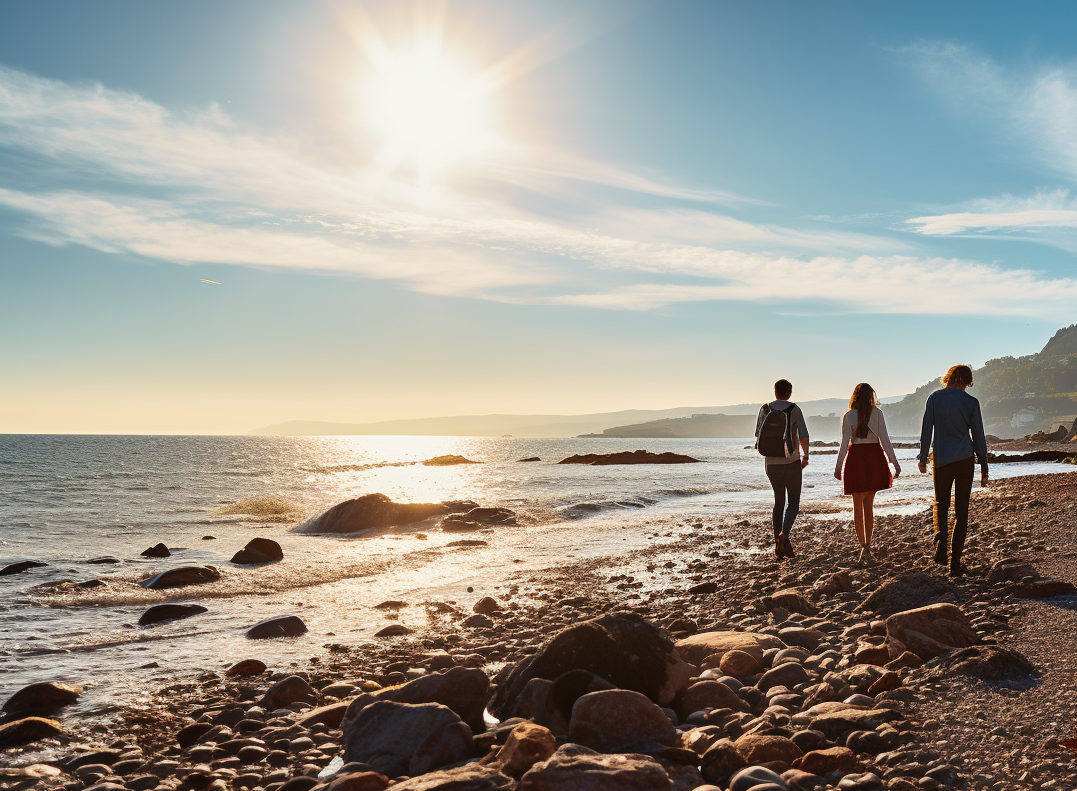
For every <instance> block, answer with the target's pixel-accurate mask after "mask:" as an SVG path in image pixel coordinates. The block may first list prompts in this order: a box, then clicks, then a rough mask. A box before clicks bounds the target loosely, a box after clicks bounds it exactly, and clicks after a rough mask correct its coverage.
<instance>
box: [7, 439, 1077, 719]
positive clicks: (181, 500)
mask: <svg viewBox="0 0 1077 791" xmlns="http://www.w3.org/2000/svg"><path fill="white" fill-rule="evenodd" d="M641 448H642V449H646V450H649V451H653V452H656V453H661V452H665V451H672V452H675V453H681V454H686V455H689V456H692V457H694V458H697V459H700V460H701V463H699V464H674V465H638V466H585V465H565V464H558V462H559V461H560V460H562V459H564V458H566V457H568V456H571V455H573V454H577V453H610V452H615V451H623V450H629V451H631V450H637V449H641ZM820 450H822V449H820ZM447 454H454V455H461V456H464V457H466V458H468V459H470V460H473V461H475V462H477V463H475V464H462V465H457V466H448V467H438V466H425V465H423V464H422V463H421V462H422V461H423V460H425V459H429V458H432V457H435V456H441V455H447ZM898 455H899V458H900V459H901V460H902V468H903V474H902V475H901V477H900V478H898V480H897V481H896V483H895V486H894V487H893V488H892V489H890V490H888V491H885V492H881V493H880V494H879V495H878V496H877V500H876V502H877V510H878V512H879V513H883V514H885V513H909V512H915V511H920V510H922V509H924V508H926V507H928V503H929V488H930V478H929V476H926V475H920V474H918V473H917V471H916V464H915V460H914V455H915V451H914V450H908V449H905V450H899V451H898ZM528 457H538V458H539V459H541V461H537V462H522V461H520V459H523V458H528ZM834 460H835V457H834V456H833V455H822V454H818V453H816V455H813V457H812V460H811V464H810V465H809V466H808V467H807V469H806V470H805V490H804V495H803V510H804V512H806V513H812V514H813V515H815V516H820V517H824V518H828V519H835V520H843V521H844V522H846V523H850V524H851V511H850V508H851V503H850V502H849V499H850V498H847V497H842V496H841V483H840V482H839V481H837V480H836V479H835V478H834V476H833V471H834ZM1072 469H1073V468H1072V467H1070V466H1069V465H1059V464H1041V463H1028V464H1009V465H995V466H993V467H992V473H993V476H994V477H996V478H998V477H1009V476H1013V475H1022V474H1032V473H1042V472H1064V471H1071V470H1072ZM977 486H979V484H978V483H977ZM374 492H381V493H383V494H386V495H388V496H389V497H391V498H392V499H393V500H395V501H398V502H440V501H443V500H460V499H467V500H474V501H476V502H478V503H479V504H480V505H489V506H503V507H506V508H511V509H513V510H514V511H516V513H517V515H518V521H519V524H518V525H517V526H512V527H497V528H491V529H488V530H483V531H479V532H475V533H466V534H460V533H443V532H441V531H440V530H439V529H438V528H437V527H436V524H435V523H433V522H427V523H420V524H416V525H411V526H408V527H407V528H404V529H396V530H387V531H377V532H368V533H363V534H355V535H347V536H342V535H333V536H327V535H311V534H307V533H303V532H296V528H297V527H301V526H302V525H303V523H304V522H306V521H307V520H308V519H310V518H312V517H314V516H316V515H318V514H320V513H322V512H324V511H325V510H326V509H328V508H330V507H332V506H333V505H335V504H337V503H340V502H342V501H344V500H348V499H350V498H353V497H358V496H361V495H365V494H370V493H374ZM770 502H771V491H770V487H769V484H768V483H767V479H766V477H765V475H764V471H763V462H762V459H761V457H760V456H759V455H758V454H757V453H756V452H755V451H754V450H752V448H751V441H750V440H747V439H740V440H737V439H732V440H731V439H606V438H575V439H572V438H562V439H518V438H510V437H500V438H477V437H413V436H407V437H399V436H394V437H386V436H373V437H372V436H335V437H261V436H259V437H253V436H240V437H227V436H206V437H182V436H86V435H78V436H59V435H0V566H3V565H6V564H10V563H14V562H16V561H22V560H34V561H39V562H43V563H45V564H47V565H45V566H43V567H39V568H34V569H31V570H29V571H25V572H22V573H19V574H14V575H10V576H0V635H2V638H0V700H4V699H6V698H7V697H8V696H9V695H10V694H12V693H13V692H15V691H16V690H18V689H19V688H21V687H23V686H25V685H26V684H30V683H33V682H36V681H50V680H51V681H65V682H67V683H71V684H75V685H77V686H80V687H82V688H83V689H84V692H83V695H82V697H81V698H80V700H79V702H78V704H77V705H76V706H75V707H73V708H71V709H68V710H67V711H66V712H65V714H66V717H67V718H83V719H85V720H87V721H91V720H93V719H94V718H99V717H102V716H106V715H108V714H110V713H113V712H116V711H117V710H119V708H120V707H122V706H128V705H134V706H137V705H140V704H142V703H146V702H148V698H147V695H148V694H149V691H150V690H152V689H155V688H158V687H161V686H164V685H166V684H168V683H170V682H172V681H173V680H174V679H176V678H183V677H186V676H191V677H193V676H194V675H196V674H199V673H202V672H205V671H219V670H222V669H223V668H225V667H227V666H229V665H230V664H232V663H233V662H235V661H238V660H240V659H244V658H247V657H257V658H261V659H263V660H264V661H266V662H267V663H269V664H271V665H276V666H278V667H279V666H286V665H287V664H288V663H290V662H297V663H305V662H306V661H307V660H309V659H310V658H312V657H318V656H321V655H324V653H325V652H326V651H327V650H328V648H327V646H330V645H332V644H343V645H358V644H360V643H364V642H368V641H370V640H371V639H373V635H374V632H376V631H377V630H379V629H381V628H382V627H384V626H386V625H387V624H388V623H389V622H390V621H388V620H387V613H386V612H385V611H383V610H378V609H375V608H374V605H376V604H378V603H379V602H382V601H385V600H401V601H405V602H408V603H409V604H412V605H418V604H419V603H421V602H427V601H455V602H458V603H459V604H460V605H461V606H463V607H465V608H470V605H471V603H473V601H474V600H476V599H478V598H479V597H480V596H482V595H495V596H496V595H497V593H498V590H500V589H503V588H504V587H506V586H508V585H510V584H512V583H513V582H518V581H519V580H521V579H524V578H526V577H527V576H529V575H533V574H534V573H535V572H536V571H540V570H543V569H549V568H553V567H559V568H563V567H564V566H566V565H567V564H571V563H574V562H579V561H584V560H587V559H589V558H595V557H600V556H602V557H614V558H616V557H617V556H618V555H621V554H624V553H627V552H629V551H631V550H635V549H639V548H642V547H646V546H649V545H653V544H655V543H663V542H674V541H677V540H678V539H680V538H682V537H684V536H685V535H688V534H690V533H691V532H692V531H694V530H697V529H698V527H697V526H698V525H699V524H701V523H706V524H708V525H714V524H715V523H721V524H724V525H725V526H726V529H727V530H728V534H729V536H730V538H731V539H732V538H735V537H737V536H742V537H743V536H744V535H745V534H746V533H751V534H754V535H766V534H767V533H768V532H769V529H770V528H769V511H770ZM745 520H747V521H745ZM256 536H265V537H268V538H272V539H273V540H275V541H277V542H279V543H280V545H281V547H282V548H283V551H284V560H283V561H281V562H279V563H274V564H271V565H267V566H261V567H250V566H244V567H241V566H235V565H233V564H231V563H230V558H231V557H232V555H233V554H234V553H235V552H236V551H237V550H239V549H240V548H242V547H243V545H244V544H245V543H246V542H247V541H249V540H250V539H251V538H254V537H256ZM210 537H212V538H210ZM461 539H469V540H473V541H474V540H477V541H485V542H486V544H485V545H481V546H460V545H459V544H454V542H459V541H460V540H461ZM925 540H926V537H925ZM159 542H163V543H164V544H166V545H167V546H168V548H169V549H170V551H171V552H172V555H171V557H168V558H161V559H154V558H147V557H142V556H141V552H142V551H143V550H145V549H146V548H148V547H150V546H152V545H155V544H157V543H159ZM850 542H855V538H854V536H853V534H852V531H851V528H850ZM729 551H730V552H734V551H744V550H743V549H738V548H737V542H735V541H733V540H731V541H730V542H729ZM192 564H199V565H202V564H209V565H213V566H216V567H217V568H218V569H219V570H220V571H221V572H222V575H223V578H222V579H221V580H220V581H218V582H215V583H211V584H208V585H200V586H195V587H188V588H182V589H175V590H171V591H160V592H157V591H150V590H145V589H144V588H142V587H141V586H140V585H139V583H140V582H141V581H142V580H144V579H146V578H148V577H150V576H151V575H153V574H156V573H159V572H161V571H164V570H166V569H168V568H172V567H175V566H184V565H192ZM95 580H96V581H97V582H95ZM84 583H89V584H88V585H84ZM165 601H174V602H196V603H199V604H202V605H203V606H205V607H207V608H208V612H206V613H205V614H202V615H198V616H196V617H193V618H188V619H185V620H181V621H174V622H171V623H165V624H160V625H157V626H152V627H145V628H144V627H139V626H138V624H137V621H138V618H139V616H140V615H141V613H142V612H144V611H145V610H146V608H147V607H149V606H151V605H153V604H158V603H161V602H165ZM284 614H297V615H299V616H300V617H301V618H302V619H303V620H304V622H305V623H306V624H307V626H308V628H309V631H308V632H307V634H305V635H303V636H301V637H297V638H289V639H277V640H269V641H257V642H256V641H251V640H248V639H247V638H246V637H245V636H244V632H245V630H246V629H247V628H248V627H249V626H251V625H252V624H254V623H256V622H257V621H259V620H262V619H264V618H268V617H271V616H276V615H284ZM397 622H399V623H403V624H404V625H407V626H414V627H419V628H421V627H422V626H423V625H424V623H425V611H424V609H423V608H422V607H419V606H411V607H406V608H404V609H403V610H401V611H400V613H399V620H398V621H397Z"/></svg>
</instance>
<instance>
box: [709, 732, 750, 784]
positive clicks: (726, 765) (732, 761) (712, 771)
mask: <svg viewBox="0 0 1077 791" xmlns="http://www.w3.org/2000/svg"><path fill="white" fill-rule="evenodd" d="M700 763H701V765H702V772H703V778H704V779H705V780H708V781H709V782H712V783H720V784H724V783H725V781H726V780H728V779H729V776H730V775H732V774H733V773H734V772H736V771H739V770H740V769H743V768H744V767H745V766H746V764H745V762H744V757H743V756H742V755H741V754H740V752H739V751H738V750H737V748H736V747H735V746H734V744H733V742H732V741H730V740H729V739H719V740H718V741H716V742H715V743H714V744H712V745H711V746H710V747H708V748H707V750H706V751H705V752H704V753H703V755H702V757H701V758H700Z"/></svg>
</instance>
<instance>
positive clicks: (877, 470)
mask: <svg viewBox="0 0 1077 791" xmlns="http://www.w3.org/2000/svg"><path fill="white" fill-rule="evenodd" d="M841 479H842V481H843V482H844V483H845V493H846V494H859V493H860V492H877V491H879V490H880V489H889V488H890V487H891V486H893V485H894V478H893V476H891V475H890V465H889V464H887V463H886V456H884V455H883V448H882V445H880V444H879V443H878V442H873V443H871V444H870V445H853V444H850V445H849V455H847V456H846V457H845V470H844V472H843V473H842V476H841Z"/></svg>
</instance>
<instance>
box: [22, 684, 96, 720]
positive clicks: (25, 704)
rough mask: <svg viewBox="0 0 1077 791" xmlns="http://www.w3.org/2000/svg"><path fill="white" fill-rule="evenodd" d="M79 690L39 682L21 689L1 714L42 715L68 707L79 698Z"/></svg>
mask: <svg viewBox="0 0 1077 791" xmlns="http://www.w3.org/2000/svg"><path fill="white" fill-rule="evenodd" d="M79 692H81V690H80V689H79V688H78V687H73V686H71V685H70V684H63V683H60V682H56V681H40V682H38V683H36V684H30V685H29V686H26V687H23V688H22V689H20V690H19V691H18V692H16V693H15V694H14V695H12V696H11V697H10V698H8V699H7V701H6V702H5V703H4V708H3V712H4V713H5V714H7V715H9V716H16V717H19V716H25V715H29V714H42V713H46V712H50V711H55V710H56V709H61V708H63V707H64V706H69V705H71V704H72V703H74V702H75V701H76V700H78V698H79Z"/></svg>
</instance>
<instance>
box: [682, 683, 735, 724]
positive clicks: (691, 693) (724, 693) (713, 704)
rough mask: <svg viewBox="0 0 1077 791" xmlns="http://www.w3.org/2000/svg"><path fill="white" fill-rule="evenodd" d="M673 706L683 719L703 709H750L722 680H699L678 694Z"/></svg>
mask: <svg viewBox="0 0 1077 791" xmlns="http://www.w3.org/2000/svg"><path fill="white" fill-rule="evenodd" d="M673 708H674V709H675V710H676V712H677V716H678V717H680V718H681V719H682V720H684V719H687V718H688V715H690V714H692V713H693V712H696V711H702V710H703V709H732V710H733V711H748V704H747V703H745V702H744V700H743V699H742V698H741V697H740V696H739V695H737V693H736V692H734V691H733V690H732V689H730V688H729V687H728V686H726V685H725V684H723V683H722V682H721V681H697V682H696V683H695V684H693V685H692V686H690V687H689V688H688V689H686V690H685V691H684V692H682V693H681V694H680V696H678V698H677V699H676V700H675V701H674V705H673Z"/></svg>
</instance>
